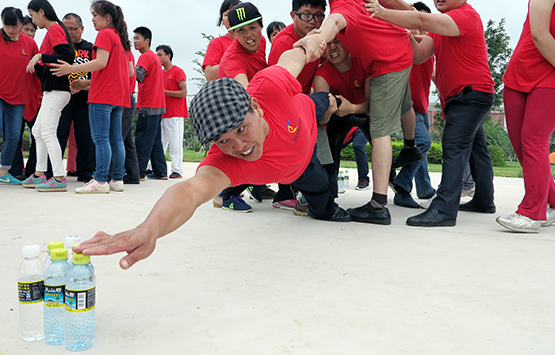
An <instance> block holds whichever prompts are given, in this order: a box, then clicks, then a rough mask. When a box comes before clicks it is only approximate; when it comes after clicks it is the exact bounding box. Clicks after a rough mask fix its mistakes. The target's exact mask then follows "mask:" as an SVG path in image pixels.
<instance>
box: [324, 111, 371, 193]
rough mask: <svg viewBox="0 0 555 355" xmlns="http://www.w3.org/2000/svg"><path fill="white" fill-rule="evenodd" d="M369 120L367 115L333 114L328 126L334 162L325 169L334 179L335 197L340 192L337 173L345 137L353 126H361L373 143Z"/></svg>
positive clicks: (327, 130) (333, 190) (325, 166)
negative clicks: (341, 115) (340, 115)
mask: <svg viewBox="0 0 555 355" xmlns="http://www.w3.org/2000/svg"><path fill="white" fill-rule="evenodd" d="M369 121H370V120H369V118H368V116H366V115H347V116H345V117H339V116H336V115H333V116H332V117H331V119H330V121H329V122H328V124H327V126H326V132H327V133H328V140H329V142H330V150H331V155H332V157H333V163H332V164H326V165H324V169H325V170H326V172H327V173H328V175H329V176H330V179H331V180H332V184H333V186H332V194H333V196H334V197H337V192H338V188H337V174H339V163H340V162H341V150H343V142H345V138H346V137H347V134H348V133H349V131H350V130H351V128H353V127H359V128H360V130H361V131H362V133H363V134H364V136H365V137H366V139H368V141H369V142H370V143H371V142H372V139H371V138H370V123H369Z"/></svg>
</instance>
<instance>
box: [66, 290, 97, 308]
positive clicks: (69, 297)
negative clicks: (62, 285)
mask: <svg viewBox="0 0 555 355" xmlns="http://www.w3.org/2000/svg"><path fill="white" fill-rule="evenodd" d="M65 299H66V311H69V312H87V311H90V310H92V309H93V308H94V306H95V303H96V302H95V301H96V287H93V288H90V289H88V290H68V289H67V288H66V290H65Z"/></svg>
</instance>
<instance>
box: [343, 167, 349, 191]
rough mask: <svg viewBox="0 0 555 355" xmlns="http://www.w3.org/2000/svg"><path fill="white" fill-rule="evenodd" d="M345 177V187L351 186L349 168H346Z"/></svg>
mask: <svg viewBox="0 0 555 355" xmlns="http://www.w3.org/2000/svg"><path fill="white" fill-rule="evenodd" d="M343 178H344V179H345V183H344V184H343V185H344V186H343V187H345V188H348V187H349V170H345V174H344V175H343Z"/></svg>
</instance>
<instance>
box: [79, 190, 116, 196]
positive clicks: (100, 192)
mask: <svg viewBox="0 0 555 355" xmlns="http://www.w3.org/2000/svg"><path fill="white" fill-rule="evenodd" d="M75 193H76V194H80V195H85V194H109V193H110V191H77V190H75Z"/></svg>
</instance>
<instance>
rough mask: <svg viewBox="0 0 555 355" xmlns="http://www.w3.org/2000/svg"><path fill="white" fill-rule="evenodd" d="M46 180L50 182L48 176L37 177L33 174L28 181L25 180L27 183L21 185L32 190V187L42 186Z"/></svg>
mask: <svg viewBox="0 0 555 355" xmlns="http://www.w3.org/2000/svg"><path fill="white" fill-rule="evenodd" d="M46 180H48V179H47V178H46V175H42V176H39V177H35V174H32V175H31V176H29V177H28V178H27V179H25V181H23V182H22V183H21V185H22V186H23V187H28V188H31V187H32V188H34V187H36V186H37V185H40V184H42V183H43V182H46Z"/></svg>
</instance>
